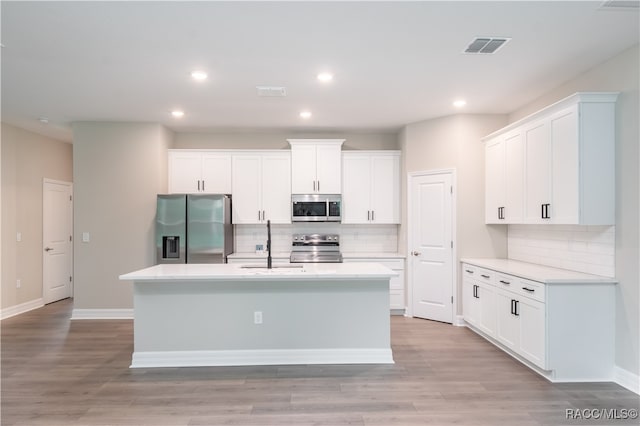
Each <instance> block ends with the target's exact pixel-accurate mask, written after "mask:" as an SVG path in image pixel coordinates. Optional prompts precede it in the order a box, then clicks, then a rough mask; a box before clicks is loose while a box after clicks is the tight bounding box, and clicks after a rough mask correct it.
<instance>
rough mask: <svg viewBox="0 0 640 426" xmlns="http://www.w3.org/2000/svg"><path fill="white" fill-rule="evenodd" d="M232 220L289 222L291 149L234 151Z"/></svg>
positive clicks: (244, 221)
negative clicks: (279, 150)
mask: <svg viewBox="0 0 640 426" xmlns="http://www.w3.org/2000/svg"><path fill="white" fill-rule="evenodd" d="M231 194H232V197H233V198H232V203H233V209H232V215H233V218H232V221H233V223H234V224H260V223H266V221H267V220H271V222H272V223H279V224H286V223H291V211H290V209H291V153H290V152H289V151H281V152H274V151H270V152H269V151H244V152H242V153H234V154H233V179H232V191H231Z"/></svg>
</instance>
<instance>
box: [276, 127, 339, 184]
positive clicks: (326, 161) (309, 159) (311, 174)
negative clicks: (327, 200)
mask: <svg viewBox="0 0 640 426" xmlns="http://www.w3.org/2000/svg"><path fill="white" fill-rule="evenodd" d="M287 141H288V142H289V144H290V145H291V192H292V193H293V194H340V190H341V185H342V180H341V173H340V169H341V157H342V143H343V142H344V139H287Z"/></svg>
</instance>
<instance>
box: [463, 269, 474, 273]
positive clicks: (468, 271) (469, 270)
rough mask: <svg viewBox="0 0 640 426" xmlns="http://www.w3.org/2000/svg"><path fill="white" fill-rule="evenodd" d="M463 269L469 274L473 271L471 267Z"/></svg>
mask: <svg viewBox="0 0 640 426" xmlns="http://www.w3.org/2000/svg"><path fill="white" fill-rule="evenodd" d="M464 271H465V272H467V273H469V274H473V273H474V272H473V271H472V270H471V269H465V270H464Z"/></svg>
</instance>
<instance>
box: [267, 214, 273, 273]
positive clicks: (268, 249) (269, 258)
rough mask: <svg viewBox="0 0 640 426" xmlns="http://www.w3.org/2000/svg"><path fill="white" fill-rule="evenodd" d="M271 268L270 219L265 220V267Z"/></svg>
mask: <svg viewBox="0 0 640 426" xmlns="http://www.w3.org/2000/svg"><path fill="white" fill-rule="evenodd" d="M271 268H272V266H271V221H270V220H267V269H271Z"/></svg>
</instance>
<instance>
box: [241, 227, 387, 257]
mask: <svg viewBox="0 0 640 426" xmlns="http://www.w3.org/2000/svg"><path fill="white" fill-rule="evenodd" d="M234 228H235V231H234V232H235V252H236V253H253V252H255V249H256V245H257V244H262V245H264V246H265V247H266V242H267V225H235V226H234ZM312 233H318V234H338V235H340V251H341V252H342V253H355V252H358V253H360V252H363V253H381V252H385V253H395V252H397V251H398V225H342V224H338V223H310V224H307V223H294V224H291V225H271V240H272V244H273V247H272V251H273V252H289V251H290V250H291V236H292V235H293V234H312Z"/></svg>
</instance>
